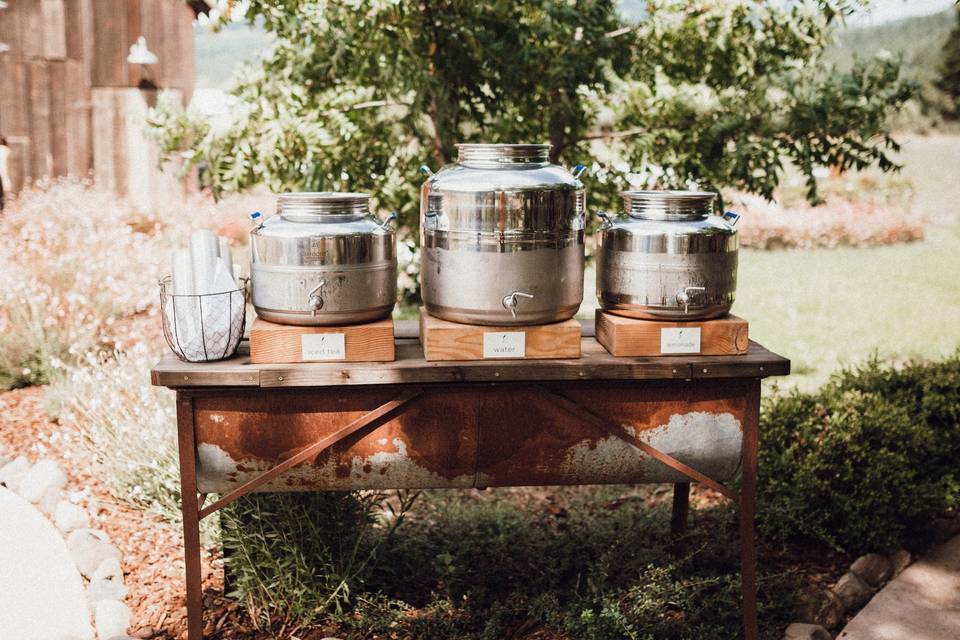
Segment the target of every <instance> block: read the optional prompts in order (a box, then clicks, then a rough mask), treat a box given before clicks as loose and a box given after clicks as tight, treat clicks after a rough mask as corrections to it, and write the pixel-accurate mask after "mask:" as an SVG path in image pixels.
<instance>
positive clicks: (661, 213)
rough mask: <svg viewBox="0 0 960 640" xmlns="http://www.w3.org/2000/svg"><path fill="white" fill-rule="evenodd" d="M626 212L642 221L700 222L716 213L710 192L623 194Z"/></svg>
mask: <svg viewBox="0 0 960 640" xmlns="http://www.w3.org/2000/svg"><path fill="white" fill-rule="evenodd" d="M620 196H621V197H622V198H623V210H624V212H625V213H626V214H627V215H628V216H630V217H631V218H641V219H643V220H700V219H703V218H706V217H707V216H708V215H710V214H711V213H713V201H714V200H715V199H716V197H717V194H716V193H713V192H711V191H622V192H620Z"/></svg>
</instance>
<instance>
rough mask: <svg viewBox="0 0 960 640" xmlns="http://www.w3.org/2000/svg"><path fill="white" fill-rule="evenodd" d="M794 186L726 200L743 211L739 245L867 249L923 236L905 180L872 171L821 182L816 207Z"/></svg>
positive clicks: (910, 240)
mask: <svg viewBox="0 0 960 640" xmlns="http://www.w3.org/2000/svg"><path fill="white" fill-rule="evenodd" d="M797 191H798V189H796V188H795V187H794V188H792V187H791V186H790V185H787V186H786V187H784V188H782V189H780V190H779V191H778V193H777V200H776V201H774V202H770V201H767V200H764V199H763V198H761V197H759V196H755V195H751V194H746V193H739V192H738V193H733V194H727V195H726V198H725V200H726V201H725V204H726V206H727V208H728V209H733V210H734V211H737V212H738V213H742V214H743V218H742V219H741V221H740V224H739V231H740V234H739V235H740V244H741V246H744V247H751V248H755V249H783V248H799V249H813V248H818V247H826V248H831V247H838V246H852V247H867V246H876V245H887V244H896V243H900V242H913V241H916V240H922V239H923V233H924V231H923V228H924V221H923V220H922V219H920V218H919V217H917V216H916V215H913V214H912V211H911V198H912V195H913V193H912V189H911V188H910V185H909V183H907V182H904V181H897V180H890V179H885V180H883V181H882V182H881V181H878V180H877V179H876V178H874V177H873V176H870V175H868V174H864V175H859V176H854V177H837V178H830V179H824V180H821V186H820V193H821V195H822V196H823V197H824V203H823V204H821V205H819V206H811V205H810V204H808V203H807V202H806V201H805V200H804V199H803V198H802V197H799V196H800V194H799V193H797Z"/></svg>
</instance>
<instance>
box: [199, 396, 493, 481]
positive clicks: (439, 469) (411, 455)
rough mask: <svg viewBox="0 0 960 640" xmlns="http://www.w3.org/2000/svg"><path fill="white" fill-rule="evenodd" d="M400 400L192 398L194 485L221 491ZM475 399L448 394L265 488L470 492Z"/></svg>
mask: <svg viewBox="0 0 960 640" xmlns="http://www.w3.org/2000/svg"><path fill="white" fill-rule="evenodd" d="M395 395H396V391H395V390H393V389H391V388H390V387H345V388H341V389H336V390H334V389H318V390H298V389H278V390H270V391H268V390H263V391H245V392H240V393H238V392H221V393H215V394H212V395H203V396H199V397H197V398H196V399H195V401H194V407H195V413H194V416H195V417H194V420H195V424H196V427H195V430H196V441H197V457H198V467H197V480H198V486H199V489H200V491H202V492H204V493H214V492H223V491H226V490H229V489H231V488H233V487H234V486H237V485H239V484H241V483H243V482H245V481H247V480H249V479H251V478H253V477H254V476H256V475H258V474H259V473H262V472H264V471H266V470H268V469H270V468H271V467H274V466H276V464H277V463H278V462H280V461H282V460H285V459H286V458H288V457H290V456H291V455H292V454H293V453H296V452H297V451H299V450H301V449H303V448H304V447H306V446H307V445H309V444H311V443H313V442H316V441H317V440H319V439H321V438H323V437H324V436H327V435H329V434H331V433H333V432H334V431H336V429H337V428H339V427H342V426H343V425H344V424H347V423H349V422H350V421H352V420H355V419H357V418H360V417H361V416H363V415H364V414H366V413H368V412H369V411H372V410H373V409H375V408H377V407H378V406H380V405H382V404H383V403H385V402H387V401H388V400H390V399H391V398H393V397H394V396H395ZM476 405H477V395H476V392H475V391H473V390H471V389H466V388H464V389H445V390H444V391H443V393H432V394H430V396H429V398H425V399H424V400H423V401H421V402H418V403H416V404H414V405H412V406H411V407H410V408H409V409H408V410H407V411H405V412H404V413H402V414H400V415H399V416H397V417H396V418H394V419H392V420H389V421H387V422H385V423H384V424H382V425H380V426H379V427H378V428H377V429H376V430H375V431H373V432H372V433H369V434H354V435H352V436H350V437H347V438H344V439H343V440H342V441H340V442H338V443H337V444H335V445H334V446H332V447H331V448H330V449H328V450H327V451H325V452H324V453H323V454H321V455H320V456H318V457H317V458H315V459H313V460H310V461H308V462H306V463H304V464H301V465H297V466H296V467H294V468H293V469H292V470H291V471H290V472H288V473H287V474H285V475H283V476H282V477H280V478H277V479H276V480H274V481H272V482H269V483H267V484H266V485H264V486H263V487H262V490H264V491H290V490H313V491H316V490H320V489H357V488H364V489H387V488H389V489H419V488H426V487H472V486H474V480H475V473H476V472H475V468H474V467H475V460H476V457H477V432H478V427H477V412H476Z"/></svg>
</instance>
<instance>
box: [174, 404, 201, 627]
mask: <svg viewBox="0 0 960 640" xmlns="http://www.w3.org/2000/svg"><path fill="white" fill-rule="evenodd" d="M177 439H178V445H179V450H180V502H181V508H182V509H183V550H184V563H185V565H186V574H187V638H188V640H202V638H203V584H202V582H201V576H200V504H199V500H198V498H197V458H196V441H195V433H194V423H193V397H192V396H190V395H188V394H185V393H183V392H180V391H178V392H177Z"/></svg>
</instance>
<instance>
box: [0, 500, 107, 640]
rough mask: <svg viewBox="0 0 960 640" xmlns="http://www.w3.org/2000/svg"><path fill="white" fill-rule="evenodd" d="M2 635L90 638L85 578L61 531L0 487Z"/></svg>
mask: <svg viewBox="0 0 960 640" xmlns="http://www.w3.org/2000/svg"><path fill="white" fill-rule="evenodd" d="M0 514H2V515H0V638H4V639H5V640H6V639H11V640H27V639H29V640H41V639H46V640H53V639H57V640H60V639H66V638H73V639H74V640H92V639H93V629H92V628H91V626H90V613H89V611H88V609H87V607H86V601H85V594H84V590H83V578H81V577H80V572H79V571H77V568H76V566H74V563H73V560H71V559H70V554H69V553H68V552H67V546H66V545H65V544H64V542H63V535H62V534H61V533H60V532H59V531H57V529H56V528H55V527H54V526H53V523H52V522H50V521H49V520H48V519H47V518H45V517H43V515H42V514H41V513H40V512H39V511H37V509H36V508H35V507H34V506H33V505H31V504H30V503H29V502H27V501H26V500H24V499H23V498H21V497H20V496H18V495H16V494H15V493H13V492H12V491H10V490H8V489H5V488H2V487H0Z"/></svg>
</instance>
